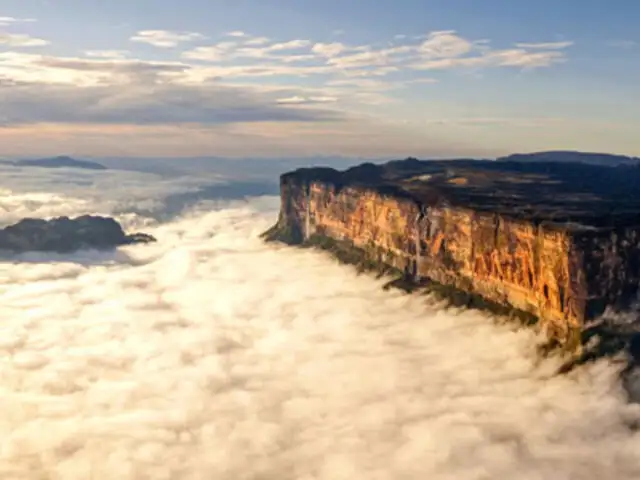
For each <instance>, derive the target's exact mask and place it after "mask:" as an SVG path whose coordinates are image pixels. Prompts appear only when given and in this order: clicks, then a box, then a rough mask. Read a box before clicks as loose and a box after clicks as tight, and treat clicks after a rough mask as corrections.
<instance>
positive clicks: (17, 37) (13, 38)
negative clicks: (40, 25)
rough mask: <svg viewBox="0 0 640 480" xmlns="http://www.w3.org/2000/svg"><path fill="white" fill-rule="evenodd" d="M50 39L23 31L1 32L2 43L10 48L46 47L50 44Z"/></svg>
mask: <svg viewBox="0 0 640 480" xmlns="http://www.w3.org/2000/svg"><path fill="white" fill-rule="evenodd" d="M49 43H50V42H49V41H48V40H44V39H42V38H37V37H32V36H31V35H26V34H22V33H3V32H0V45H3V46H5V47H10V48H23V47H44V46H46V45H49Z"/></svg>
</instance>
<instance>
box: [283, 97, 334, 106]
mask: <svg viewBox="0 0 640 480" xmlns="http://www.w3.org/2000/svg"><path fill="white" fill-rule="evenodd" d="M337 101H338V99H337V98H336V97H299V96H295V97H288V98H279V99H278V100H277V103H284V104H289V105H294V104H295V105H302V104H307V105H308V104H314V103H335V102H337Z"/></svg>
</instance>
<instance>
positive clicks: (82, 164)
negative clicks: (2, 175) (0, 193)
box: [12, 156, 107, 170]
mask: <svg viewBox="0 0 640 480" xmlns="http://www.w3.org/2000/svg"><path fill="white" fill-rule="evenodd" d="M12 164H13V165H15V166H17V167H44V168H83V169H85V170H107V167H105V166H104V165H102V164H100V163H97V162H89V161H87V160H76V159H75V158H71V157H67V156H60V157H52V158H39V159H35V160H17V161H15V162H12Z"/></svg>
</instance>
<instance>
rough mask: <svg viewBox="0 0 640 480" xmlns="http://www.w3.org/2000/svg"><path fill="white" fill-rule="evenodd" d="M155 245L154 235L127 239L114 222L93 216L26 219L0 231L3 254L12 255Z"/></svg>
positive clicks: (137, 235) (140, 235)
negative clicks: (30, 252)
mask: <svg viewBox="0 0 640 480" xmlns="http://www.w3.org/2000/svg"><path fill="white" fill-rule="evenodd" d="M154 241H155V239H154V238H153V237H152V236H151V235H147V234H144V233H135V234H132V235H127V234H126V233H125V232H124V231H123V229H122V227H121V226H120V224H119V223H118V222H117V221H115V220H114V219H113V218H109V217H99V216H91V215H84V216H81V217H77V218H73V219H71V218H68V217H59V218H54V219H52V220H42V219H35V218H26V219H23V220H21V221H20V222H18V223H16V224H15V225H10V226H8V227H5V228H4V229H2V230H0V250H4V251H10V252H13V253H23V252H29V251H40V252H57V253H67V252H73V251H76V250H81V249H96V250H105V249H112V248H115V247H118V246H121V245H130V244H133V243H149V242H154Z"/></svg>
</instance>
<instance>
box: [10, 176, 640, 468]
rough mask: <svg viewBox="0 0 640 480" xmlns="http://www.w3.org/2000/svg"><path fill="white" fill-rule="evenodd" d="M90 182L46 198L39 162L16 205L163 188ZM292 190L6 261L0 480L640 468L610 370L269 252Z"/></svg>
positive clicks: (129, 220)
mask: <svg viewBox="0 0 640 480" xmlns="http://www.w3.org/2000/svg"><path fill="white" fill-rule="evenodd" d="M111 174H113V175H115V174H114V173H113V172H111ZM83 175H84V176H83V181H82V182H81V181H78V182H76V183H75V184H72V186H71V187H70V188H68V187H66V186H63V185H58V184H57V183H51V182H50V183H49V184H48V185H42V184H40V188H39V189H38V190H39V193H38V195H41V196H42V197H38V198H34V197H33V195H34V193H33V190H32V191H31V193H29V188H30V187H29V185H33V186H34V190H35V183H34V181H33V180H32V179H29V178H28V173H26V172H25V174H24V178H23V180H22V181H20V179H19V178H17V177H16V178H15V179H14V181H13V182H12V183H14V184H21V185H22V188H21V191H20V192H19V193H16V192H11V191H9V190H7V187H8V185H6V184H3V188H5V190H4V191H3V192H2V193H1V194H0V205H7V206H9V205H26V206H27V208H36V209H40V210H38V211H39V212H40V214H46V215H51V214H55V213H56V210H57V209H61V211H64V212H65V213H69V211H70V210H73V209H77V213H86V212H87V211H91V210H104V209H118V210H121V207H122V206H123V205H126V203H123V202H125V201H126V195H125V191H126V190H129V191H130V192H132V193H136V192H137V193H138V194H139V196H143V194H144V196H146V197H147V198H149V199H151V198H154V197H156V198H157V197H161V192H162V188H159V187H158V186H155V187H154V185H153V182H149V180H150V179H149V178H146V177H145V179H144V180H143V178H142V177H139V178H137V177H122V180H127V179H128V180H127V182H128V184H127V185H126V188H125V186H123V187H122V188H121V189H115V191H114V196H113V197H111V196H110V194H109V193H108V191H107V190H105V189H96V188H92V182H95V181H102V180H97V179H98V178H99V177H95V178H94V180H92V179H91V175H95V174H83ZM127 175H130V174H127ZM3 178H4V177H3ZM116 178H117V177H113V180H114V181H115V180H116ZM194 181H197V179H195V180H194ZM21 182H22V183H21ZM24 182H27V183H24ZM29 182H31V183H29ZM136 182H140V183H139V184H138V186H139V187H143V188H145V189H146V190H145V191H140V190H139V189H138V187H136ZM73 185H75V186H73ZM114 185H115V183H114ZM153 188H155V193H154V192H153V191H151V190H149V189H153ZM182 188H185V187H184V186H183V187H182ZM64 190H66V191H67V193H66V194H65V193H63V191H64ZM84 191H87V192H89V191H91V192H94V193H93V196H89V197H86V198H84V197H83V193H82V192H84ZM16 195H21V196H22V197H17V196H16ZM47 195H48V197H47V198H45V197H46V196H47ZM30 196H31V199H32V203H29V202H28V201H26V199H27V198H29V197H30ZM52 196H53V197H55V198H58V199H59V200H60V201H58V202H50V201H48V200H47V199H48V198H49V199H50V198H53V197H52ZM278 203H279V202H278V199H277V198H263V199H254V200H253V201H251V202H249V203H236V204H230V205H214V204H210V205H203V206H201V207H200V208H196V209H194V210H193V211H192V212H191V213H189V214H186V215H184V216H182V217H180V218H178V219H175V220H173V221H171V222H169V223H164V224H157V223H155V222H154V220H153V219H151V218H144V217H141V216H140V215H139V214H133V213H129V214H124V212H123V213H121V217H120V218H121V219H122V220H123V221H124V222H125V224H126V225H127V226H134V225H135V226H137V225H140V224H147V227H146V230H148V231H149V233H152V234H154V235H155V236H157V237H158V238H159V240H160V241H159V243H158V244H157V245H154V246H140V247H132V248H128V249H123V250H122V251H121V252H120V253H119V254H118V255H115V256H112V257H109V256H104V255H102V256H100V255H92V254H87V253H85V254H80V255H78V256H77V257H76V258H68V257H58V258H57V260H58V262H52V261H51V260H53V259H52V258H49V259H48V260H49V261H46V262H43V261H42V259H41V257H38V256H33V255H31V256H27V257H25V258H23V260H24V261H23V262H20V263H10V262H4V263H2V264H0V316H1V317H2V318H3V322H2V329H3V332H2V335H1V336H0V350H1V351H2V358H3V361H2V362H1V363H0V375H1V376H2V378H3V381H2V383H1V384H0V390H1V391H0V409H1V410H2V411H3V417H4V419H5V421H4V422H1V423H0V435H1V436H2V438H3V449H2V452H0V477H2V478H6V479H18V478H38V477H41V476H42V477H44V476H54V477H60V478H65V479H69V480H76V479H77V480H85V479H86V478H94V479H96V480H101V479H105V480H106V479H112V478H118V479H122V480H134V479H135V480H137V479H140V478H148V479H162V478H176V479H177V478H184V479H196V478H234V479H236V478H237V479H240V478H246V479H248V478H278V479H291V480H293V479H296V480H297V479H306V478H317V479H327V480H329V479H330V480H340V479H345V480H346V479H349V480H358V479H367V480H368V479H371V478H376V479H380V480H392V479H393V480H395V479H398V478H403V479H407V480H410V479H424V478H429V479H433V480H460V479H480V478H523V479H547V478H554V479H569V478H571V479H577V478H580V479H585V480H588V479H594V480H596V479H600V478H616V479H620V480H626V479H634V478H638V476H639V475H640V460H639V459H638V455H637V445H638V441H639V437H638V433H634V432H632V431H630V430H629V429H628V428H627V426H626V422H628V421H630V420H633V419H635V420H638V419H639V418H640V411H639V410H638V408H637V406H629V405H625V403H624V399H623V395H622V392H621V388H620V385H619V384H618V382H617V380H616V369H615V368H614V367H613V366H612V365H609V364H608V363H607V362H600V363H597V364H594V365H591V366H589V367H587V368H584V369H581V370H579V371H577V372H575V373H574V374H573V375H571V376H568V377H559V376H553V375H552V374H551V372H552V371H553V369H554V368H555V366H556V365H554V362H552V361H549V362H542V363H538V364H537V363H536V362H535V360H534V354H533V346H534V343H535V341H536V339H535V338H534V336H533V334H532V333H531V332H529V331H524V330H521V331H513V330H511V329H510V328H508V327H507V326H498V325H495V324H493V323H492V321H491V320H490V319H488V318H486V317H485V316H483V315H481V314H479V313H472V312H465V311H460V312H458V311H444V310H441V309H439V308H438V307H437V306H436V305H433V304H429V303H428V302H425V299H424V298H420V297H417V296H407V295H404V294H401V293H399V292H384V291H383V290H382V289H381V288H380V287H381V285H382V282H383V280H375V279H373V278H369V277H363V276H358V275H356V273H355V272H354V271H353V270H352V269H349V268H346V267H343V266H340V265H338V264H336V263H335V262H333V261H332V260H330V259H329V258H328V257H325V256H324V255H322V254H319V253H313V252H308V251H297V250H295V249H290V248H279V247H274V246H266V245H264V244H262V243H261V242H260V241H259V240H258V239H257V238H256V235H257V234H258V233H260V232H261V231H262V230H263V229H265V228H266V227H267V226H268V225H270V224H271V222H273V221H274V219H275V216H276V214H277V207H278ZM29 205H31V207H28V206H29ZM38 205H41V207H38ZM47 205H48V206H47ZM44 208H46V210H42V209H44ZM7 210H11V209H10V208H7ZM45 212H46V213H45ZM311 287H312V288H311Z"/></svg>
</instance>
